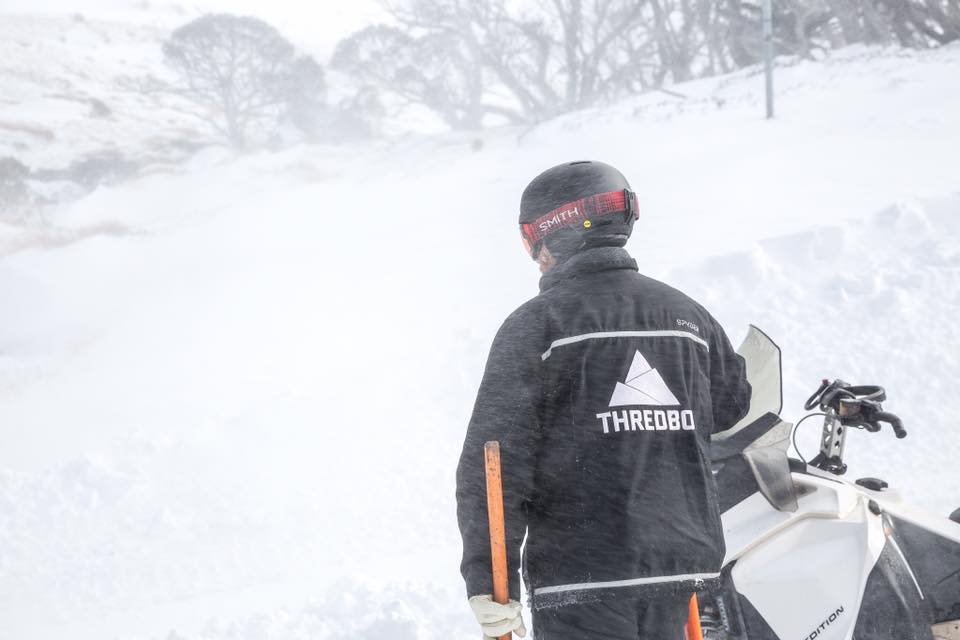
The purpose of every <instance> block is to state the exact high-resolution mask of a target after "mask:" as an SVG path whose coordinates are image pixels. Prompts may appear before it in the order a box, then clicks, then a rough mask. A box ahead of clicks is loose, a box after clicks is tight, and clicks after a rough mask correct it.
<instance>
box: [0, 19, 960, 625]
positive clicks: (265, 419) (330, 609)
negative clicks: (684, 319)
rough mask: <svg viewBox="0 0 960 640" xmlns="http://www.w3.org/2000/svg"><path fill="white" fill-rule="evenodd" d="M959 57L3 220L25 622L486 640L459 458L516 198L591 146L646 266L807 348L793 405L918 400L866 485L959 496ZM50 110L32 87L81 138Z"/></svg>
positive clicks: (917, 57)
mask: <svg viewBox="0 0 960 640" xmlns="http://www.w3.org/2000/svg"><path fill="white" fill-rule="evenodd" d="M38 20H39V18H38ZM78 28H79V27H78ZM2 41H3V42H4V45H3V46H12V45H10V43H9V42H7V40H6V39H5V38H4V39H3V40H2ZM51 46H52V45H51ZM52 55H53V54H52ZM55 55H64V54H63V53H62V52H60V53H56V54H55ZM958 63H960V48H958V47H956V46H953V47H948V48H944V49H940V50H936V51H931V52H903V51H899V50H877V49H860V48H857V49H851V50H849V51H845V52H843V53H841V54H838V55H836V56H834V57H832V58H831V59H830V60H828V61H826V62H823V63H801V64H794V65H785V66H783V67H782V68H780V69H778V74H777V83H778V84H777V87H778V94H779V96H780V101H779V103H778V113H779V116H778V118H777V119H776V120H775V121H772V122H767V121H764V120H762V119H761V117H760V115H761V113H762V105H761V104H760V99H761V95H762V94H761V91H760V89H761V87H760V85H759V82H760V80H759V76H758V75H756V73H753V72H745V73H740V74H737V75H735V76H729V77H726V78H720V79H714V80H709V81H700V82H696V83H691V84H688V85H684V86H682V87H678V88H677V90H678V91H681V92H682V93H683V94H684V95H686V96H687V97H686V98H685V99H680V98H676V97H672V96H667V95H663V94H651V95H648V96H643V97H638V98H634V99H631V100H628V101H625V102H622V103H618V104H615V105H611V106H609V107H607V108H603V109H597V110H592V111H588V112H582V113H577V114H573V115H570V116H567V117H564V118H561V119H558V120H556V121H552V122H550V123H546V124H543V125H541V126H539V127H536V128H534V129H532V130H527V131H523V130H517V129H497V130H491V131H488V132H484V133H483V134H475V135H466V134H447V135H440V136H424V135H420V136H416V135H412V136H409V137H407V138H404V139H399V140H390V141H378V142H370V143H365V144H357V145H352V146H349V147H348V146H344V147H326V146H303V147H297V148H293V149H290V150H286V151H283V152H277V153H258V154H251V155H247V156H243V157H234V156H233V155H232V154H230V153H227V152H225V151H222V150H211V151H207V152H203V153H201V154H199V155H198V156H196V157H194V158H193V159H192V160H191V162H190V163H189V164H188V165H186V166H184V167H183V168H181V169H179V170H177V171H170V172H156V173H152V174H150V175H147V176H144V177H142V178H140V179H138V180H135V181H132V182H128V183H126V184H123V185H119V186H115V187H111V188H101V189H98V190H97V191H95V192H94V193H92V194H91V195H89V196H87V197H85V198H83V199H80V200H78V201H75V202H72V203H70V204H66V205H63V206H61V207H59V208H57V209H55V210H51V211H48V212H46V213H45V214H44V217H43V220H42V221H30V220H26V221H24V220H17V221H15V222H7V221H4V224H3V225H2V226H0V297H2V299H3V300H4V301H5V313H4V317H3V321H2V323H0V442H3V447H2V450H0V636H3V637H12V638H31V639H34V638H36V639H45V638H62V637H70V638H73V639H78V640H83V639H86V638H90V639H101V638H123V639H139V638H163V639H167V640H186V639H189V640H226V639H231V640H254V639H257V640H260V639H270V640H274V639H275V640H280V639H284V640H286V639H290V638H318V639H323V638H332V637H335V636H338V637H339V636H350V637H358V638H370V639H373V638H386V637H391V638H401V639H407V638H409V639H414V638H416V639H417V640H433V639H441V638H442V639H449V638H468V637H471V638H472V637H475V636H476V628H475V623H474V622H473V620H472V618H471V614H470V612H469V609H468V608H467V606H466V603H465V602H464V598H463V592H462V583H461V581H460V578H459V574H458V571H457V567H458V563H459V553H460V542H459V536H458V533H457V529H456V523H455V517H454V501H453V472H454V467H455V464H456V459H457V455H458V453H459V448H460V445H461V442H462V437H463V433H464V429H465V426H466V422H467V419H468V416H469V413H470V410H471V408H472V402H473V396H474V394H475V392H476V387H477V384H478V382H479V378H480V375H481V373H482V367H483V362H484V359H485V356H486V351H487V349H488V348H489V344H490V341H491V339H492V337H493V334H494V332H495V331H496V328H497V326H498V324H499V322H501V321H502V319H503V318H504V317H505V316H506V315H507V314H508V313H509V312H510V311H511V310H512V309H513V308H515V307H516V306H517V305H518V304H520V303H521V302H522V301H523V300H525V299H526V298H528V297H530V296H532V295H534V294H535V292H536V279H537V275H538V274H537V273H536V269H535V267H534V265H532V264H531V263H530V261H529V260H528V259H527V258H526V256H525V255H524V254H523V251H522V249H521V247H520V242H519V238H518V234H517V231H516V227H515V213H514V212H515V210H516V205H517V201H518V198H519V194H520V192H521V190H522V188H523V186H524V185H525V184H526V182H527V181H529V179H530V178H532V177H533V176H534V175H535V174H536V173H538V172H539V171H541V170H542V169H544V168H546V167H549V166H551V165H553V164H556V163H558V162H561V161H564V160H568V159H575V158H584V157H587V158H597V159H602V160H604V161H607V162H610V163H612V164H615V165H617V166H618V167H620V168H621V169H622V170H623V171H624V173H626V174H627V176H629V177H630V178H631V180H632V181H633V183H634V187H635V188H636V189H637V190H638V191H639V193H640V199H641V208H642V217H641V220H640V222H639V223H638V228H637V230H636V233H635V237H634V238H633V239H632V240H631V243H630V245H629V249H630V250H631V251H632V252H633V253H634V255H635V256H636V257H637V258H638V260H639V262H640V265H641V270H642V271H644V272H645V273H648V274H650V275H652V276H654V277H659V278H663V279H665V280H666V281H668V282H670V283H672V284H675V285H677V286H679V287H680V288H682V289H684V290H685V291H687V292H688V293H690V294H691V295H692V296H694V297H695V298H697V299H699V300H701V301H702V302H704V303H705V304H706V305H707V306H708V308H709V309H711V311H712V312H713V313H714V314H715V315H717V317H718V318H719V319H720V320H721V321H722V322H723V324H724V325H725V326H726V327H727V329H728V331H729V332H730V334H731V337H732V338H733V339H734V341H738V340H739V339H740V338H741V337H742V336H743V335H744V334H745V332H746V326H747V324H748V323H751V322H752V323H755V324H757V325H759V326H760V327H762V328H763V329H765V330H766V331H767V333H769V334H770V335H771V336H772V337H773V338H774V340H776V341H777V342H778V343H779V344H780V346H781V347H782V348H783V353H784V378H785V385H786V389H785V396H786V405H785V411H784V414H785V416H786V417H788V418H792V419H796V418H797V417H799V416H800V415H801V412H800V404H801V402H802V400H803V399H804V398H805V397H806V396H807V395H808V394H809V393H810V392H811V391H813V389H814V388H815V387H816V385H817V384H818V383H819V380H820V379H821V378H823V377H842V378H844V379H846V380H848V381H850V382H860V383H878V384H883V385H885V386H886V387H887V389H888V392H889V396H890V400H889V402H888V403H887V405H886V406H887V408H889V409H890V410H893V411H895V412H897V413H899V414H900V415H901V416H902V417H903V418H904V422H905V424H906V427H907V429H908V431H910V437H909V438H907V439H906V440H903V441H898V440H895V439H894V438H893V436H892V434H890V433H889V432H887V433H881V434H876V435H868V434H862V433H855V434H853V435H852V436H851V440H850V443H849V444H848V457H849V462H850V464H851V471H850V474H851V476H853V477H860V476H864V475H876V476H880V477H883V478H885V479H887V480H889V481H890V482H891V485H892V486H894V487H895V488H897V489H899V490H900V491H901V493H902V494H903V495H904V496H905V497H906V498H908V499H910V500H911V501H913V502H915V503H917V504H919V505H921V506H923V507H926V508H928V509H930V510H933V511H935V512H939V513H946V512H949V510H951V509H953V508H955V507H957V506H960V504H958V503H960V495H957V492H956V487H957V486H958V484H960V483H958V480H960V476H958V472H957V471H956V466H955V465H953V464H951V460H950V459H949V457H950V456H951V455H952V454H953V452H954V451H956V449H957V446H958V445H960V434H958V432H957V431H956V430H955V429H954V428H953V425H952V418H953V416H954V415H956V414H957V412H958V409H960V401H958V400H957V398H958V397H960V396H958V394H956V393H955V392H954V390H953V389H952V383H953V381H954V380H956V379H957V377H958V373H960V371H958V369H960V354H958V351H957V344H958V340H957V339H958V335H957V333H958V329H957V328H956V323H955V322H953V314H954V312H955V311H956V309H957V308H958V299H957V297H958V295H960V294H958V293H957V292H958V291H960V286H958V285H960V282H958V278H960V239H958V238H960V234H958V231H960V229H958V225H960V222H958V221H960V216H958V214H960V180H958V174H957V171H956V150H955V142H956V140H957V139H958V136H960V120H958V119H957V118H956V114H957V113H960V86H958V84H957V82H956V69H957V65H958ZM92 66H97V65H96V64H94V65H92ZM38 73H41V74H47V73H54V71H52V70H43V69H41V70H40V71H39V72H38ZM10 75H11V74H10V73H9V72H8V71H7V70H5V71H4V73H3V74H2V75H0V77H3V78H5V80H4V81H6V79H9V77H10ZM97 82H100V80H97V79H95V78H94V79H93V80H91V81H90V84H89V86H88V85H87V84H84V85H83V87H82V88H83V90H84V91H91V90H92V89H93V88H94V87H96V86H100V85H98V84H96V83H97ZM45 100H46V98H43V97H42V96H39V95H36V94H32V93H29V92H24V93H22V94H18V95H17V96H15V97H14V98H13V99H12V100H11V101H8V103H14V102H15V103H17V104H16V105H14V106H10V107H9V108H11V109H13V108H16V109H18V110H19V111H18V113H20V114H22V118H23V119H22V120H19V122H21V123H26V124H27V125H29V126H47V127H50V128H53V129H56V130H57V138H56V139H57V140H61V133H60V129H61V128H63V127H67V125H68V124H69V122H72V121H71V120H69V119H65V120H59V119H57V118H56V117H55V116H54V115H51V114H53V113H54V112H55V111H56V110H55V109H52V107H51V108H50V109H48V108H47V107H48V106H49V104H48V103H47V102H45ZM31 105H36V107H37V108H36V110H33V109H32V108H31ZM44 105H47V106H44ZM145 108H146V107H145ZM0 113H4V112H2V111H0ZM30 114H33V115H32V116H31V115H30ZM148 115H149V114H144V116H143V117H147V116H148ZM3 117H4V116H0V119H2V118H3ZM71 117H72V116H71ZM31 118H33V119H31ZM125 126H126V125H125ZM142 126H143V124H142V122H140V123H137V122H131V123H130V124H129V128H124V129H120V130H118V131H117V132H115V135H116V136H118V137H117V138H115V140H116V143H117V144H118V145H120V144H121V143H122V144H126V145H130V146H132V147H133V148H136V149H145V148H146V147H141V146H139V145H149V142H148V141H144V140H142V139H141V138H140V137H137V136H135V135H133V132H134V130H139V128H140V127H142ZM83 131H87V130H86V129H83V130H82V131H81V130H80V129H78V130H77V131H76V132H73V133H70V134H69V135H71V136H73V135H76V136H83V135H85V134H84V133H83ZM128 134H129V135H128ZM64 135H66V134H64ZM104 135H114V133H109V132H107V133H104ZM478 139H479V140H480V142H481V143H482V144H481V145H476V144H475V142H476V141H477V140H478ZM77 144H86V143H85V142H84V141H83V140H81V139H80V138H78V139H77ZM477 146H480V147H481V148H480V149H479V150H478V151H475V150H474V149H475V147H477ZM67 148H68V145H65V146H56V148H55V149H49V150H43V149H40V148H39V147H37V148H36V149H34V148H33V147H31V148H30V149H29V150H27V151H25V152H24V153H27V154H28V155H29V154H33V153H35V154H36V155H35V156H33V157H36V158H40V159H43V158H47V157H48V156H45V155H44V154H47V153H49V154H51V155H50V156H49V157H62V154H63V153H66V150H67ZM56 154H61V155H60V156H57V155H56ZM44 161H46V160H44ZM808 427H809V431H804V432H803V433H801V448H802V449H803V450H804V451H806V452H807V453H808V455H809V454H810V453H811V452H812V450H813V448H814V447H815V446H816V428H815V427H813V426H812V425H810V423H809V422H808V423H807V424H805V425H804V429H805V430H806V429H807V428H808Z"/></svg>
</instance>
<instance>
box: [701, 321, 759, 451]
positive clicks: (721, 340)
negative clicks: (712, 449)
mask: <svg viewBox="0 0 960 640" xmlns="http://www.w3.org/2000/svg"><path fill="white" fill-rule="evenodd" d="M711 321H712V323H713V331H712V332H711V334H712V340H711V344H710V398H711V402H712V404H713V433H718V432H720V431H725V430H727V429H729V428H730V427H732V426H733V425H735V424H736V423H737V422H739V421H740V419H741V418H743V416H745V415H747V411H749V410H750V383H749V382H748V381H747V367H746V362H744V360H743V358H742V357H741V356H740V355H739V354H737V352H736V351H734V349H733V345H731V344H730V338H728V337H727V334H726V333H725V332H724V330H723V327H721V326H720V323H719V322H717V321H716V320H714V319H713V318H711Z"/></svg>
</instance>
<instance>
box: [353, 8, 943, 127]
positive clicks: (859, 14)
mask: <svg viewBox="0 0 960 640" xmlns="http://www.w3.org/2000/svg"><path fill="white" fill-rule="evenodd" d="M383 1H384V2H385V6H386V7H387V8H388V10H389V11H390V13H391V14H392V17H393V22H394V24H393V25H391V26H374V27H369V28H367V29H365V30H363V31H361V32H358V33H357V34H354V35H353V36H351V37H350V38H348V39H347V40H345V41H344V42H342V43H341V45H340V46H339V47H338V49H337V54H336V55H335V58H334V64H335V65H338V66H339V67H340V68H341V69H343V70H345V71H348V72H350V73H351V74H352V75H354V76H355V77H359V78H361V79H362V80H363V82H364V83H367V84H368V85H372V86H375V87H377V88H379V89H382V90H384V91H385V92H388V93H392V94H394V95H395V96H399V97H401V99H403V100H404V101H406V102H408V103H416V104H419V105H423V106H426V107H428V108H430V109H432V110H433V111H435V112H436V113H438V114H439V115H440V117H442V118H443V120H444V121H445V122H447V123H448V124H449V125H450V126H451V127H454V128H475V127H479V126H481V125H482V123H483V122H484V119H485V118H486V117H487V116H490V115H498V116H501V117H503V118H506V119H507V120H508V121H511V122H528V123H533V122H539V121H541V120H544V119H547V118H550V117H553V116H555V115H557V114H560V113H565V112H568V111H571V110H575V109H581V108H584V107H589V106H592V105H596V104H598V103H601V102H603V101H606V100H610V99H613V98H616V97H618V96H621V95H624V94H626V93H636V92H639V91H646V90H650V89H657V88H662V87H663V86H664V85H666V84H669V83H676V82H684V81H686V80H690V79H693V78H699V77H704V76H709V75H714V74H717V73H727V72H730V71H733V70H735V69H738V68H742V67H745V66H748V65H752V64H756V63H757V62H759V61H760V60H762V58H763V45H764V43H763V40H762V37H761V1H762V0H527V2H523V3H520V2H515V1H513V0H383ZM773 8H774V13H773V23H774V24H773V26H774V47H775V50H776V52H777V53H778V54H780V55H792V56H797V57H801V58H814V57H818V54H822V53H823V52H825V51H827V50H829V49H833V48H837V47H841V46H845V45H847V44H853V43H856V42H867V43H877V42H881V43H882V42H887V41H890V40H891V39H893V38H894V37H896V39H898V40H899V41H900V42H901V43H902V44H904V45H907V46H935V45H938V44H944V43H946V42H950V41H952V40H955V39H957V38H960V0H773Z"/></svg>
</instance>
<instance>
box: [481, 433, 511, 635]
mask: <svg viewBox="0 0 960 640" xmlns="http://www.w3.org/2000/svg"><path fill="white" fill-rule="evenodd" d="M483 459H484V462H485V463H486V470H487V518H488V520H489V522H490V557H491V559H492V560H493V600H494V602H499V603H500V604H507V603H508V602H509V601H510V581H509V578H508V577H507V536H506V531H505V528H504V522H503V481H502V479H501V475H500V443H499V442H496V441H493V442H487V443H485V444H484V445H483ZM511 638H513V633H511V632H509V631H508V632H507V633H505V634H504V635H502V636H500V640H511Z"/></svg>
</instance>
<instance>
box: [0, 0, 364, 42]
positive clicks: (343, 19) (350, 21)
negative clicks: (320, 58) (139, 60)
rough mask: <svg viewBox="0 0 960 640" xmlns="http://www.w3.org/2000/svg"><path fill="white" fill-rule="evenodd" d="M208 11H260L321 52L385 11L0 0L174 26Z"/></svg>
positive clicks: (262, 2)
mask: <svg viewBox="0 0 960 640" xmlns="http://www.w3.org/2000/svg"><path fill="white" fill-rule="evenodd" d="M208 11H224V12H230V13H239V14H246V15H255V16H258V17H260V18H263V19H264V20H267V21H268V22H270V23H271V24H273V25H274V26H275V27H277V28H278V29H280V31H281V32H282V33H283V34H284V35H285V36H287V37H288V38H290V39H291V40H293V41H294V42H295V43H296V44H297V45H299V46H301V47H304V48H305V49H308V50H310V51H312V52H316V53H318V54H322V55H325V54H328V53H329V52H330V51H331V49H332V47H333V45H334V44H336V42H337V41H338V40H339V39H340V38H342V37H343V36H345V35H348V34H350V33H351V32H353V31H355V30H357V29H359V28H361V27H363V26H365V25H367V24H369V23H371V22H374V21H376V20H378V19H382V17H383V12H382V10H381V9H380V5H379V4H378V2H377V0H317V1H314V2H309V1H305V0H186V1H184V2H168V1H165V0H0V12H16V13H36V12H43V13H63V14H74V13H82V14H84V15H85V16H87V17H90V18H94V17H95V18H101V19H115V20H137V21H147V22H160V23H163V24H169V25H172V26H175V25H176V24H177V23H179V22H186V21H187V20H189V19H190V18H192V17H194V16H197V15H200V14H202V13H205V12H208Z"/></svg>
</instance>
